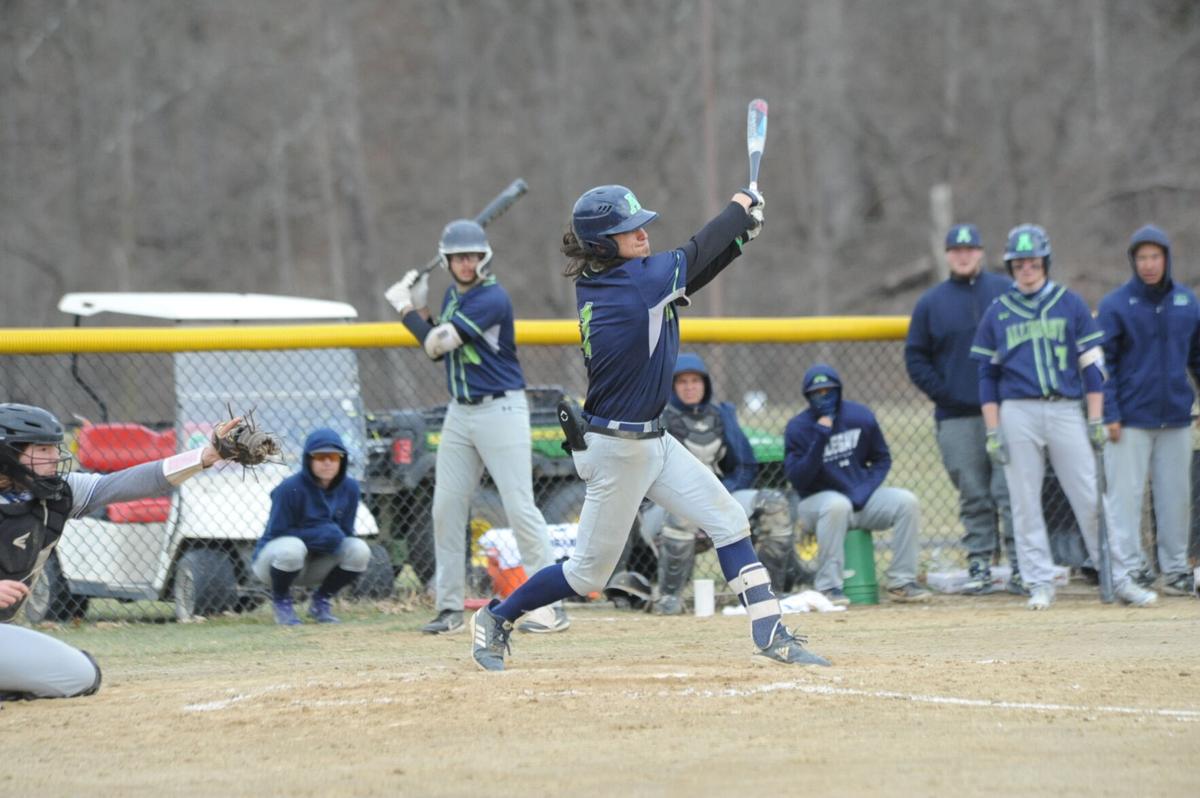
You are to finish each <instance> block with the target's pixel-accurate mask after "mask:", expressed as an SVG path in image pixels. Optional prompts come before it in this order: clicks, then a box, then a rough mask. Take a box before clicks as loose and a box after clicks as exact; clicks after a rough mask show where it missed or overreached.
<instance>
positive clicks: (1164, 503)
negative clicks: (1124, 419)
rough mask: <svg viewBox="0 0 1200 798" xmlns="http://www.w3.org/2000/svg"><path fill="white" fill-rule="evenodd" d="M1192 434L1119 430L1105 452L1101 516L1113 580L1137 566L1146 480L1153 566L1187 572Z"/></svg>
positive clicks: (1180, 430)
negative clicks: (1155, 551) (1151, 519)
mask: <svg viewBox="0 0 1200 798" xmlns="http://www.w3.org/2000/svg"><path fill="white" fill-rule="evenodd" d="M1191 468H1192V431H1191V429H1189V428H1188V427H1173V428H1170V429H1138V428H1135V427H1122V428H1121V439H1120V440H1119V441H1117V442H1116V443H1111V442H1110V443H1109V444H1108V445H1107V446H1106V447H1105V449H1104V471H1105V476H1106V477H1107V479H1108V492H1107V493H1106V494H1105V496H1104V513H1105V516H1106V518H1107V519H1108V539H1109V542H1110V545H1111V547H1112V564H1113V580H1114V581H1115V582H1120V581H1121V580H1122V579H1125V578H1127V577H1128V575H1129V574H1130V572H1132V571H1135V570H1137V569H1138V568H1140V567H1141V565H1142V536H1141V525H1142V501H1143V500H1144V498H1145V486H1146V475H1147V473H1149V475H1150V487H1151V490H1152V492H1153V494H1154V519H1155V522H1156V526H1157V530H1158V565H1159V569H1160V570H1161V571H1162V573H1164V574H1168V575H1176V574H1181V573H1186V572H1187V571H1188V560H1187V547H1188V535H1189V534H1190V532H1191V507H1192V483H1191V478H1190V477H1191Z"/></svg>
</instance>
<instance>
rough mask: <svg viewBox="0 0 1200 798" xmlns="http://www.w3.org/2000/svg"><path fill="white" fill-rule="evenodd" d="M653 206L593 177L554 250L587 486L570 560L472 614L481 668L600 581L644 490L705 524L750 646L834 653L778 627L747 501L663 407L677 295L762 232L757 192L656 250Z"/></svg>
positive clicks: (781, 653)
mask: <svg viewBox="0 0 1200 798" xmlns="http://www.w3.org/2000/svg"><path fill="white" fill-rule="evenodd" d="M656 216H657V214H655V213H653V212H651V211H649V210H646V209H645V208H643V207H642V206H641V204H640V203H639V202H638V200H637V197H635V196H634V194H633V192H632V191H630V190H629V189H628V188H626V187H624V186H617V185H607V186H599V187H597V188H593V189H591V190H589V191H587V192H585V193H584V194H583V195H582V196H581V197H580V198H579V200H578V201H576V203H575V207H574V210H573V212H572V217H571V225H570V228H569V229H568V230H567V232H566V233H565V234H564V235H563V244H562V252H563V254H564V255H566V256H567V258H568V265H567V268H566V271H565V275H566V276H567V277H570V278H572V279H574V280H575V297H576V305H577V308H578V311H579V330H580V337H581V342H582V347H581V348H582V350H583V358H584V363H585V364H586V367H587V374H588V388H587V400H586V402H585V405H584V408H583V413H582V418H581V419H576V418H573V417H572V414H571V412H570V410H569V409H560V420H561V421H564V430H565V431H566V432H567V442H568V445H569V446H570V447H571V448H572V450H573V451H572V457H573V459H574V463H575V469H576V470H577V471H578V472H579V476H580V477H581V478H583V480H584V481H585V482H586V483H587V493H586V496H585V499H584V504H583V510H582V512H581V513H580V517H579V532H578V538H577V542H576V546H575V551H574V553H573V554H572V555H571V558H570V560H568V561H567V562H566V563H564V564H557V563H556V564H554V565H550V566H547V567H546V568H543V569H542V570H540V571H538V572H537V573H536V574H534V575H533V577H532V578H530V579H529V581H528V582H526V583H525V584H524V585H522V586H521V587H520V588H518V589H517V590H516V591H515V592H514V593H513V594H512V595H511V596H509V597H508V598H507V599H506V600H505V601H503V602H500V601H498V600H493V601H492V602H491V603H490V604H489V605H488V606H487V607H484V608H483V609H481V610H479V611H478V612H477V613H475V615H473V616H472V618H471V627H472V655H473V657H474V659H475V662H476V664H477V665H479V667H480V668H483V669H484V670H489V671H500V670H503V669H504V657H505V654H506V653H507V652H508V651H509V636H510V632H511V630H512V628H513V627H512V624H513V622H514V621H515V620H516V619H517V618H519V617H520V616H521V615H522V614H523V613H525V612H527V611H529V610H531V609H534V608H536V607H539V606H542V605H545V604H548V603H550V602H552V601H557V600H559V599H562V598H566V597H568V596H575V595H579V596H582V595H587V594H588V593H590V592H592V591H596V590H601V589H602V588H603V587H604V585H605V584H606V583H607V582H608V579H609V577H610V576H611V575H612V572H613V568H614V566H615V565H616V563H617V561H618V559H619V558H620V556H621V551H622V549H623V547H624V545H625V539H626V536H627V535H628V533H629V529H630V525H631V524H632V523H633V520H634V517H635V515H636V514H637V510H638V505H639V504H640V502H641V500H642V498H643V497H648V498H650V499H651V500H652V501H654V502H656V503H657V504H659V505H661V506H662V507H664V508H665V509H666V510H667V512H670V513H673V514H675V515H678V516H680V517H682V518H684V519H686V520H687V521H689V522H691V523H695V524H697V525H699V526H700V527H701V528H703V529H704V530H706V531H707V532H708V534H709V536H710V537H711V538H712V540H713V543H714V544H715V546H716V547H717V556H718V558H719V560H720V563H721V570H722V572H723V573H724V574H725V578H726V579H727V580H728V581H729V584H730V585H731V586H732V587H733V589H734V590H735V591H736V592H737V594H738V596H739V598H740V599H741V601H742V603H743V604H744V605H745V606H746V608H747V610H748V612H749V615H750V620H751V630H752V635H753V638H754V643H755V645H756V647H757V648H758V652H757V655H756V657H755V658H756V659H757V660H759V661H764V662H781V663H788V664H817V665H828V664H829V663H828V662H826V661H825V660H824V659H822V658H821V657H819V656H817V655H816V654H813V653H812V652H810V651H808V650H806V649H805V648H804V646H803V645H802V644H803V642H804V639H803V638H801V637H796V636H793V635H792V634H791V633H790V632H789V631H788V630H787V629H786V628H785V627H784V625H783V623H782V617H781V614H780V609H779V602H778V601H777V600H776V598H775V595H774V594H773V593H772V592H771V584H770V577H769V575H768V573H767V569H766V568H764V567H763V565H762V564H761V563H760V562H759V561H758V557H757V556H756V554H755V552H754V547H753V545H752V544H751V541H750V525H749V521H748V520H747V517H746V512H745V510H743V509H742V507H741V505H740V504H738V502H736V501H735V500H734V499H733V497H732V496H730V494H729V491H727V490H726V489H725V488H724V487H722V485H721V482H720V480H718V479H717V476H716V474H714V473H713V472H712V470H711V469H709V468H708V467H706V466H705V465H704V464H703V463H701V462H700V461H699V460H697V459H696V457H695V456H694V455H692V454H691V453H690V452H689V451H688V450H687V448H686V447H684V446H683V444H681V443H680V442H679V441H678V440H676V439H675V438H674V437H673V436H671V435H664V434H663V429H662V426H661V424H660V422H659V420H658V419H659V416H660V414H661V413H662V411H663V408H664V407H665V406H666V404H667V399H668V397H669V396H670V394H671V382H672V374H673V371H674V367H675V361H676V357H677V355H678V353H679V319H678V316H677V312H678V311H677V309H678V308H679V307H680V306H685V305H687V304H688V302H689V300H688V297H689V296H691V295H694V294H695V293H696V292H697V291H699V290H700V289H701V288H703V287H704V286H705V285H707V284H708V283H709V282H710V281H711V280H712V279H713V278H714V277H716V276H717V275H718V274H719V273H720V272H721V270H722V269H724V268H725V267H726V266H728V265H729V263H730V262H731V261H733V259H734V258H736V257H737V256H738V255H739V254H741V251H742V246H743V245H744V244H745V243H746V242H748V241H750V240H751V239H753V238H754V237H755V236H757V235H758V233H759V232H760V230H761V229H762V219H763V201H762V196H761V195H760V194H759V193H758V192H757V191H755V190H753V189H742V190H741V191H739V192H738V193H736V194H734V196H733V198H732V199H731V201H730V203H729V204H728V205H727V206H726V207H725V209H724V210H723V211H721V213H720V214H718V215H717V216H716V217H715V218H714V219H712V220H711V221H710V222H709V223H708V224H706V225H705V226H704V227H703V228H702V229H701V230H700V231H699V232H698V233H696V234H695V235H694V236H693V237H692V238H691V240H689V241H688V242H687V243H686V244H684V245H683V246H682V247H680V248H678V249H673V250H669V251H666V252H660V253H657V254H651V251H650V239H649V237H648V236H647V234H646V230H645V226H646V225H647V224H649V223H650V222H651V221H653V220H654V219H655V217H656ZM563 415H566V416H567V418H566V419H565V420H564V419H563Z"/></svg>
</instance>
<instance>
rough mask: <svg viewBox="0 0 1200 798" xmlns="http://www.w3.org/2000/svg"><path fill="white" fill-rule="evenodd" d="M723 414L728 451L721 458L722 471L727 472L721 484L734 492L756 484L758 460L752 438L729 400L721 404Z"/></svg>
mask: <svg viewBox="0 0 1200 798" xmlns="http://www.w3.org/2000/svg"><path fill="white" fill-rule="evenodd" d="M720 411H721V416H722V418H723V420H724V422H725V446H726V448H727V451H726V452H725V457H724V458H723V459H722V460H721V471H722V472H723V473H724V474H725V476H724V477H722V478H721V484H722V485H724V486H725V489H726V490H728V491H729V492H730V493H732V492H733V491H735V490H744V489H746V488H749V487H750V486H751V485H753V484H754V477H755V476H756V475H757V474H758V461H757V460H756V459H755V457H754V448H753V447H752V446H750V439H749V438H747V437H746V433H744V432H742V428H741V425H739V424H738V421H737V411H735V410H734V409H733V405H731V404H729V403H728V402H722V403H721V406H720Z"/></svg>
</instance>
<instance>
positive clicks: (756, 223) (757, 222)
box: [746, 205, 764, 241]
mask: <svg viewBox="0 0 1200 798" xmlns="http://www.w3.org/2000/svg"><path fill="white" fill-rule="evenodd" d="M747 213H749V214H750V218H751V219H753V222H752V223H751V225H750V226H749V227H748V228H746V240H747V241H753V240H754V239H756V238H758V234H759V233H761V232H762V229H763V221H764V220H763V209H762V206H761V205H755V206H754V207H753V208H751V209H750V210H749V211H747Z"/></svg>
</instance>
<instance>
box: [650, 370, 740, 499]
mask: <svg viewBox="0 0 1200 798" xmlns="http://www.w3.org/2000/svg"><path fill="white" fill-rule="evenodd" d="M685 371H694V372H696V373H697V374H699V375H700V376H702V377H703V378H704V398H703V399H701V400H700V402H699V404H695V405H685V404H684V403H683V402H681V401H679V397H678V396H676V395H675V392H674V391H672V392H671V398H670V400H669V401H670V403H671V405H672V406H673V407H675V408H676V409H678V410H682V411H684V412H685V413H686V412H696V411H697V410H700V409H702V408H704V407H705V406H706V405H709V404H711V403H712V392H713V391H712V380H711V379H710V378H709V376H708V367H707V366H705V365H704V360H703V359H702V358H701V357H700V356H699V355H694V354H692V353H690V352H684V353H683V354H681V355H680V356H679V358H678V359H677V360H676V361H675V376H678V375H679V374H681V373H683V372H685ZM716 408H717V412H718V413H720V414H721V426H722V427H723V428H724V432H723V434H722V436H721V437H722V438H723V439H724V441H725V456H724V457H722V458H721V461H720V462H719V463H717V465H718V466H720V468H721V473H722V474H724V476H723V477H721V484H722V485H724V486H725V490H727V491H729V492H730V493H732V492H733V491H735V490H744V489H746V488H749V487H752V486H753V485H754V476H755V474H757V473H758V460H756V459H755V457H754V449H753V448H752V447H751V446H750V440H749V439H748V438H747V437H746V433H744V432H742V428H741V426H740V425H739V424H738V420H737V410H736V409H735V408H734V406H733V405H732V404H730V403H729V402H717V403H716Z"/></svg>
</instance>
